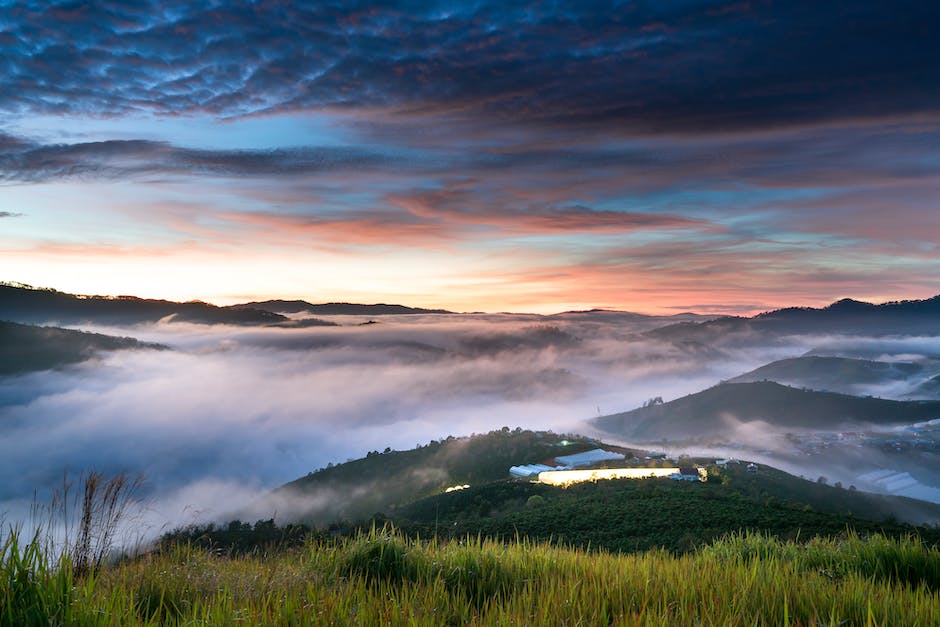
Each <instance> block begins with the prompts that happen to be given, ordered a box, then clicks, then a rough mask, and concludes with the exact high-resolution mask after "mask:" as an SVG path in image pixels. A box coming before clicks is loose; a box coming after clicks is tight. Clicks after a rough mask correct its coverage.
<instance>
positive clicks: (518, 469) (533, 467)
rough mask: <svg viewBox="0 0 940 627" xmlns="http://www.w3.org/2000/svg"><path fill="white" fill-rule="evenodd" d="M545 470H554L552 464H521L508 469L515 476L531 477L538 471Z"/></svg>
mask: <svg viewBox="0 0 940 627" xmlns="http://www.w3.org/2000/svg"><path fill="white" fill-rule="evenodd" d="M547 470H555V469H554V468H553V467H552V466H546V465H545V464H523V465H521V466H512V467H510V469H509V474H511V475H514V476H516V477H533V476H535V475H537V474H539V473H540V472H545V471H547Z"/></svg>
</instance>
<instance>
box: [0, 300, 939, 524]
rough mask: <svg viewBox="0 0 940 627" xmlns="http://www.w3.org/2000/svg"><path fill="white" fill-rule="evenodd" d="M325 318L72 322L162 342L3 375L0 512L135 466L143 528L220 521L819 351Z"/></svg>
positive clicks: (593, 324)
mask: <svg viewBox="0 0 940 627" xmlns="http://www.w3.org/2000/svg"><path fill="white" fill-rule="evenodd" d="M330 320H332V321H334V322H338V323H340V324H341V325H343V326H339V327H311V328H305V329H304V328H296V329H257V328H236V327H224V326H204V325H188V324H181V323H173V322H164V323H160V324H156V325H149V326H138V327H126V328H123V327H122V328H114V327H82V328H83V329H84V330H92V331H96V332H101V333H108V334H112V335H126V336H133V337H136V338H138V339H141V340H145V341H149V342H159V343H163V344H166V345H168V346H170V347H171V348H172V349H173V350H171V351H149V350H148V351H123V352H120V351H119V352H114V353H108V354H104V355H102V356H101V358H100V359H99V360H96V361H93V362H86V363H84V364H81V365H79V366H75V367H70V368H67V369H63V370H60V371H47V372H37V373H33V374H29V375H26V376H19V377H9V378H0V430H2V437H0V473H2V476H3V477H4V481H3V482H0V515H2V514H3V513H4V512H5V513H6V516H7V518H8V520H9V519H14V520H15V519H17V517H19V516H21V515H22V513H23V512H24V511H25V508H26V507H27V506H28V504H29V503H30V502H31V501H32V500H33V498H34V491H38V494H37V498H39V499H40V500H41V499H42V498H44V495H45V494H47V492H48V490H50V489H52V488H54V487H56V486H57V485H60V484H61V481H62V475H63V472H64V471H66V470H67V471H69V472H70V473H71V474H73V475H74V474H78V472H80V471H82V470H87V469H91V468H94V469H100V470H104V471H107V472H112V473H113V472H117V471H126V472H129V473H131V474H134V473H137V472H141V473H143V474H144V476H145V478H146V480H147V484H148V494H147V496H148V503H149V504H150V511H149V515H148V517H147V518H148V522H149V524H151V525H153V527H154V529H155V531H159V528H160V527H161V525H164V524H166V525H170V526H175V525H179V524H185V523H189V522H193V521H196V520H205V519H211V518H213V517H224V516H225V515H226V514H227V513H229V512H232V511H235V510H237V509H238V508H239V507H240V506H243V505H245V504H246V503H248V502H250V501H253V500H254V499H255V498H256V497H258V496H259V495H260V494H263V493H265V492H266V491H267V490H269V489H270V488H273V487H276V486H278V485H280V484H282V483H285V482H287V481H290V480H292V479H295V478H297V477H299V476H302V475H304V474H306V473H308V472H310V471H312V470H315V469H317V468H320V467H323V466H325V465H327V464H328V463H330V462H333V463H337V462H343V461H346V460H347V459H350V458H356V457H360V456H363V455H365V454H366V453H367V452H368V451H370V450H383V449H385V448H386V447H392V448H393V449H407V448H412V447H414V446H415V445H416V444H418V443H422V444H423V443H426V442H428V441H429V440H431V439H438V438H441V437H444V436H447V435H467V434H470V433H473V432H478V433H479V432H485V431H488V430H491V429H495V428H500V427H502V426H504V425H506V426H510V427H515V426H521V427H524V428H533V429H553V430H555V431H558V432H569V431H579V432H589V431H590V430H589V428H588V427H587V426H586V425H585V424H584V421H585V420H587V419H590V418H592V417H595V416H598V415H600V414H609V413H614V412H620V411H625V410H629V409H633V408H635V407H637V406H639V405H641V404H642V403H643V402H644V401H646V400H647V399H649V398H651V397H656V396H661V397H663V398H664V399H665V400H667V401H668V400H670V399H672V398H676V397H678V396H682V395H685V394H689V393H692V392H697V391H699V390H701V389H703V388H706V387H709V386H711V385H714V384H715V383H717V382H719V381H721V380H723V379H727V378H730V377H733V376H736V375H738V374H741V373H743V372H745V371H748V370H751V369H753V368H756V367H758V366H760V365H763V364H766V363H768V362H770V361H773V360H775V359H781V358H784V357H794V356H798V355H801V354H803V353H805V352H806V351H808V350H810V349H812V348H814V347H816V346H821V345H824V344H825V342H823V341H820V340H819V339H818V338H813V339H806V340H793V341H792V342H786V343H776V344H775V346H773V347H761V348H750V349H746V350H745V349H738V350H734V351H733V352H732V351H730V350H723V351H722V352H718V351H709V350H704V349H702V348H701V347H694V346H693V347H689V348H685V349H679V348H675V347H673V346H671V345H668V344H662V343H657V342H653V341H650V340H646V339H638V337H637V336H635V335H633V332H634V331H638V330H642V329H641V327H638V326H631V325H630V323H628V322H625V321H624V320H623V319H619V318H613V317H605V316H595V317H587V316H582V317H578V318H576V319H574V320H560V321H559V320H553V321H552V322H550V323H546V322H539V321H534V320H533V319H532V318H531V317H520V316H512V315H505V316H493V315H490V316H477V317H468V316H459V317H458V316H397V317H396V316H388V317H378V318H376V320H377V321H378V323H377V324H367V325H361V326H360V324H359V323H361V322H366V319H363V318H355V317H341V316H337V317H333V318H330ZM646 326H648V325H646ZM644 328H645V327H644ZM833 342H836V340H833ZM856 346H860V345H856ZM937 348H938V351H940V346H938V347H937ZM867 349H871V350H873V351H876V352H877V350H878V346H877V345H876V344H875V343H874V342H873V343H871V345H870V346H867ZM895 349H896V347H895V348H890V347H889V348H887V349H884V348H883V350H882V352H890V351H891V350H894V351H895V353H897V352H901V351H898V350H895ZM754 436H755V438H756V439H759V436H760V433H756V434H754ZM760 446H761V447H763V446H764V444H763V443H761V444H760Z"/></svg>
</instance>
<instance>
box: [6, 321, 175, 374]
mask: <svg viewBox="0 0 940 627" xmlns="http://www.w3.org/2000/svg"><path fill="white" fill-rule="evenodd" d="M165 348H166V347H165V346H162V345H160V344H147V343H144V342H139V341H138V340H135V339H133V338H129V337H113V336H110V335H101V334H100V333H84V332H82V331H72V330H70V329H59V328H55V327H37V326H32V325H26V324H18V323H16V322H0V375H14V374H23V373H26V372H31V371H35V370H50V369H53V368H61V367H62V366H67V365H70V364H75V363H79V362H82V361H86V360H88V359H91V358H93V357H95V356H96V355H98V354H99V353H100V352H102V351H113V350H128V349H153V350H162V349H165Z"/></svg>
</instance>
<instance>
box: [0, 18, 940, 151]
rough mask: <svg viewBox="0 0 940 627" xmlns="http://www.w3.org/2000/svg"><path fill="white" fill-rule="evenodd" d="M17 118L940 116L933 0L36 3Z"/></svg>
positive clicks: (659, 120) (11, 98)
mask: <svg viewBox="0 0 940 627" xmlns="http://www.w3.org/2000/svg"><path fill="white" fill-rule="evenodd" d="M2 11H3V13H4V16H3V19H2V20H0V24H2V26H0V45H2V47H3V49H4V55H3V56H2V58H0V107H2V108H3V109H5V110H6V111H11V112H46V113H53V114H60V113H91V114H114V113H126V112H130V111H138V110H146V111H154V112H157V113H161V114H164V113H165V114H179V113H191V112H209V113H212V114H218V115H222V116H231V115H245V114H253V113H257V112H268V111H277V110H305V109H321V108H342V109H348V110H352V111H356V110H361V109H369V110H372V109H374V108H381V109H394V110H396V111H398V112H404V113H413V114H421V115H426V114H428V113H447V114H456V115H458V117H465V116H470V117H478V116H486V117H487V118H488V119H490V120H505V121H509V122H519V121H525V122H535V123H540V124H543V125H572V124H575V125H603V126H604V127H606V128H610V129H613V128H617V127H620V128H629V129H634V130H643V131H666V132H672V131H694V132H707V131H714V130H719V129H741V128H751V127H765V126H767V125H769V124H770V125H787V124H794V123H812V122H818V121H824V120H827V119H831V118H841V117H857V116H876V117H883V116H895V115H904V114H911V113H915V112H935V111H936V110H937V105H938V103H940V73H938V72H936V62H935V59H936V58H938V56H940V39H938V38H937V37H936V36H935V35H936V31H937V27H938V25H940V6H938V5H936V4H934V3H927V2H919V1H913V0H909V1H901V2H893V3H884V2H872V1H868V2H864V1H862V2H858V1H856V2H833V3H824V4H820V3H817V2H811V1H809V0H792V1H783V0H780V1H774V0H767V1H751V2H729V1H718V0H714V1H695V0H690V1H683V2H669V3H663V2H576V3H575V2H572V3H534V2H533V3H528V4H525V5H515V6H507V5H506V4H505V3H498V2H477V3H466V4H463V3H454V2H440V1H438V2H418V3H414V2H406V1H402V2H368V3H366V2H355V1H353V2H343V3H321V2H309V3H276V2H257V3H246V2H230V3H223V4H219V3H216V2H211V3H207V2H202V3H200V2H185V3H183V2H160V3H156V2H152V3H135V4H133V5H132V6H131V5H127V4H126V3H118V2H93V3H76V2H56V3H46V2H32V3H17V4H16V5H15V6H7V7H5V8H3V9H2Z"/></svg>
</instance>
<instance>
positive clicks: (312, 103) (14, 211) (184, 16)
mask: <svg viewBox="0 0 940 627" xmlns="http://www.w3.org/2000/svg"><path fill="white" fill-rule="evenodd" d="M6 13H7V15H6V17H5V19H4V21H3V25H2V27H0V35H2V36H3V37H5V38H6V39H5V40H6V41H8V42H9V43H8V45H7V53H8V54H6V55H5V59H6V62H7V65H6V68H5V70H4V72H3V73H2V75H0V111H2V112H3V115H4V118H3V120H4V121H3V124H2V125H0V184H2V187H0V189H2V192H0V266H2V267H3V268H4V274H5V275H6V276H9V277H11V278H15V279H16V280H20V281H23V282H25V283H29V284H32V285H52V286H56V288H57V289H61V290H64V291H68V292H73V293H82V294H88V293H92V294H94V293H102V294H139V295H142V296H145V297H153V298H166V299H170V300H176V301H186V300H192V299H202V300H206V301H208V302H213V303H219V304H227V303H235V302H242V301H248V300H265V299H269V298H302V299H310V298H313V299H314V300H318V301H319V300H322V301H337V302H363V301H380V302H401V303H407V304H409V305H411V306H416V307H431V308H435V307H441V308H445V309H449V310H455V311H507V312H532V313H549V312H559V311H568V310H583V309H590V308H609V309H616V310H625V311H635V312H644V313H648V314H657V315H662V314H669V313H676V312H683V311H695V312H701V313H715V312H721V313H722V314H729V315H741V314H745V315H753V314H754V313H758V312H762V311H769V310H773V309H778V308H781V307H786V306H790V305H794V304H798V305H801V306H822V305H824V304H827V303H828V302H832V301H833V300H837V299H838V298H841V297H844V296H849V297H852V298H855V299H859V300H863V301H867V302H883V301H889V300H897V299H921V298H927V297H930V296H933V295H935V294H938V293H940V241H938V240H937V235H936V234H937V233H940V211H938V210H937V209H938V207H937V204H936V192H935V190H936V189H937V188H938V183H940V181H938V173H937V172H938V170H937V168H936V167H935V166H936V161H937V159H938V156H940V151H938V146H940V141H938V140H940V99H938V96H937V94H940V90H938V86H940V78H938V77H940V74H938V73H937V72H935V71H934V69H935V68H934V67H933V64H932V63H931V60H932V59H934V58H936V57H937V55H938V53H940V43H938V41H937V39H936V38H935V37H933V36H932V33H933V32H934V30H935V29H932V28H930V25H936V24H938V23H940V15H938V14H937V12H936V10H935V9H934V8H931V7H929V6H924V5H923V4H922V3H915V2H910V3H902V5H892V6H891V7H886V6H882V5H881V4H879V3H874V2H861V3H853V4H852V5H851V6H841V5H840V6H825V7H823V6H819V5H817V4H816V3H808V2H795V3H793V2H790V3H776V2H772V3H761V4H759V5H757V4H753V3H738V2H726V1H720V0H707V1H704V2H698V3H684V2H683V3H679V2H676V3H654V4H653V5H647V4H644V3H625V4H623V3H607V2H599V3H595V4H576V5H573V6H566V5H551V6H543V5H540V4H531V5H526V6H524V7H507V6H505V5H503V4H501V3H490V2H483V3H472V4H470V3H460V2H449V1H440V2H432V3H430V4H425V5H422V6H421V7H413V6H408V5H407V4H404V3H402V4H399V3H395V2H392V3H389V4H385V5H382V6H379V7H371V8H369V9H368V10H366V9H365V8H363V7H361V6H358V5H353V4H352V3H340V4H339V5H329V6H319V5H312V6H280V5H278V4H275V3H264V2H262V3H256V4H252V5H247V4H243V3H226V4H224V5H223V6H215V5H213V4H211V3H198V2H197V3H175V2H151V3H147V4H144V5H142V6H137V7H124V6H120V5H108V4H97V3H89V4H83V5H72V4H69V3H65V2H53V3H45V2H25V3H18V4H17V6H16V7H15V8H14V9H12V10H9V11H7V12H6ZM846 25H850V27H847V26H846ZM872 34H874V36H875V37H876V40H877V42H878V45H877V46H872V45H871V42H872ZM794 42H797V43H796V44H794Z"/></svg>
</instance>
